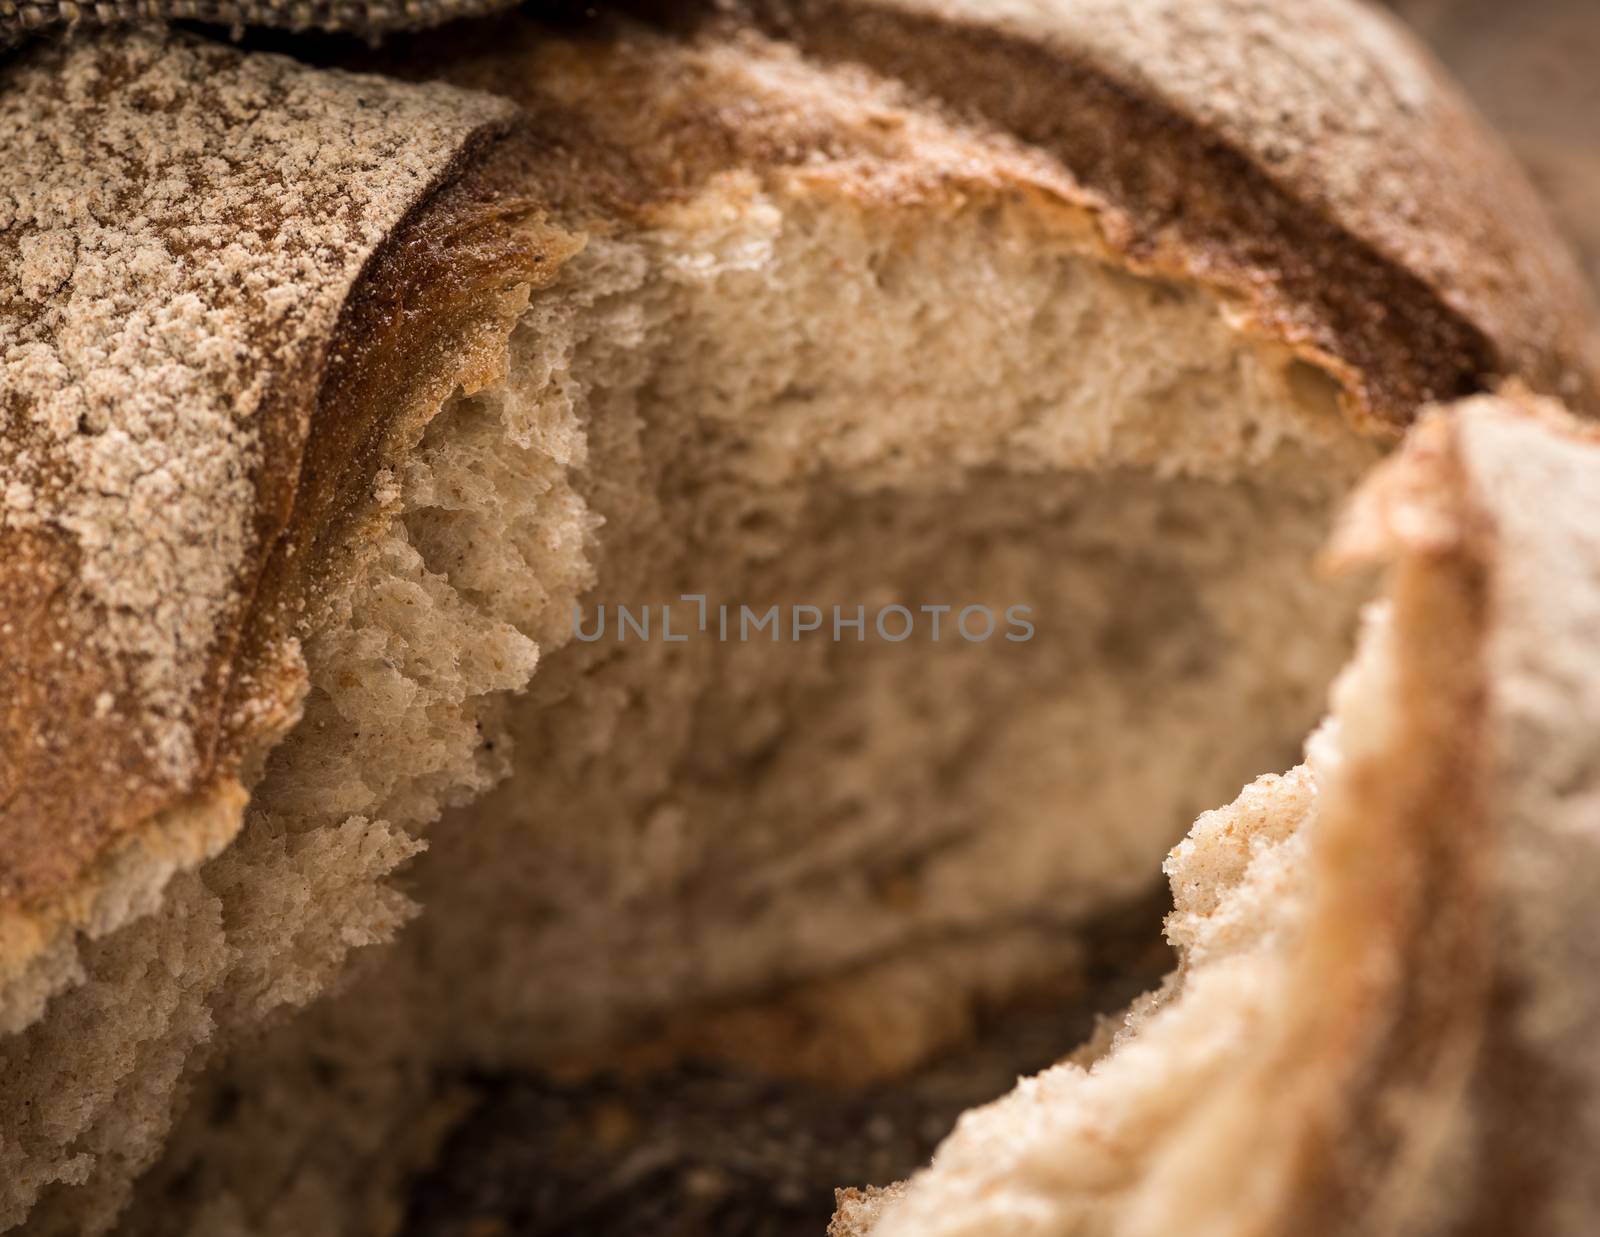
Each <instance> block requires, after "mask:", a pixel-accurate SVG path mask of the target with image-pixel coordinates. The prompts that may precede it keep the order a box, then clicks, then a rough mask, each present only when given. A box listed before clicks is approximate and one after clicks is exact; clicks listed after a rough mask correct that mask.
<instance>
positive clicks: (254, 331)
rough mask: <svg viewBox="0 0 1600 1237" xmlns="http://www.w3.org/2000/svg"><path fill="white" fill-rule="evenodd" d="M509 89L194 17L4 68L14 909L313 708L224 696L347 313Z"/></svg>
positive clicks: (1, 273)
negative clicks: (307, 54) (199, 26)
mask: <svg viewBox="0 0 1600 1237" xmlns="http://www.w3.org/2000/svg"><path fill="white" fill-rule="evenodd" d="M507 111H508V109H507V108H506V106H505V105H504V104H502V103H500V102H498V101H495V100H491V99H487V98H484V97H482V96H471V95H468V94H466V93H464V92H461V91H457V90H452V89H449V88H447V87H442V86H434V87H402V86H398V85H396V84H394V83H390V82H384V81H381V80H377V79H373V78H359V77H355V76H351V75H347V74H342V73H329V72H319V71H315V70H310V69H307V68H305V67H303V66H300V65H297V64H295V63H293V62H291V61H288V60H285V59H281V58H278V57H269V56H246V55H242V54H241V53H239V52H237V51H235V50H233V49H230V48H226V47H222V46H218V45H215V44H210V43H207V42H204V41H201V40H198V39H195V38H193V37H190V36H186V35H179V34H133V35H121V36H116V37H111V36H101V37H98V38H94V39H85V40H81V41H77V42H74V43H71V44H68V45H65V46H57V47H48V48H44V47H41V48H39V49H37V50H36V52H35V53H34V54H32V55H29V56H27V57H25V58H23V59H22V60H20V61H18V62H16V63H14V64H12V65H11V66H9V67H8V69H7V71H6V73H5V75H4V79H3V83H0V126H3V127H4V128H5V131H6V132H7V134H8V135H10V136H8V138H7V146H8V149H7V158H6V159H5V160H4V161H3V164H0V222H3V224H4V226H3V227H0V374H3V376H4V377H3V383H0V390H3V393H4V394H3V407H0V497H3V504H0V856H3V858H0V908H7V909H9V910H12V911H15V912H19V913H27V912H37V911H39V910H40V908H41V907H42V906H43V905H44V904H45V903H48V902H51V901H52V900H59V899H61V898H63V897H64V896H65V895H67V894H68V893H69V892H70V891H71V890H72V888H73V886H74V884H75V883H76V882H78V881H79V880H80V878H83V877H84V875H85V873H87V872H88V871H89V870H90V869H91V867H92V866H93V865H94V864H95V863H96V861H97V860H98V859H99V858H100V857H101V856H102V855H103V854H105V853H107V852H108V849H109V848H113V847H114V846H115V845H116V844H117V843H118V842H119V841H120V840H122V839H125V838H126V837H127V836H128V835H129V834H130V833H132V832H133V831H136V830H138V829H140V828H141V827H143V826H144V825H145V823H146V822H148V821H150V820H152V819H154V818H155V817H157V816H158V815H159V814H160V813H162V812H163V811H164V810H165V809H167V808H170V807H172V806H173V805H175V804H177V803H180V802H181V801H183V800H185V799H187V798H190V797H192V796H195V795H199V794H202V793H203V792H204V788H206V787H208V786H212V785H214V784H219V783H222V782H226V781H228V780H230V779H231V778H232V777H233V776H234V775H236V773H237V771H238V768H239V765H240V762H241V759H242V758H243V756H244V754H245V753H246V751H247V750H248V749H250V748H251V746H252V745H254V744H259V743H260V742H264V741H266V740H268V739H270V738H271V737H272V736H273V735H275V734H277V733H280V732H281V730H282V729H283V727H284V726H286V725H287V724H289V722H290V721H291V720H292V715H293V711H294V707H295V704H294V700H293V693H292V691H288V690H281V688H282V687H283V684H281V683H280V690H276V691H271V692H261V691H258V692H255V693H252V694H251V696H250V698H249V699H248V700H245V699H242V698H240V697H238V696H237V695H235V701H236V703H237V704H238V706H239V707H238V708H235V709H233V710H225V709H224V702H225V700H227V699H228V696H229V683H230V680H231V679H232V678H233V677H234V676H235V675H236V674H237V673H238V672H239V671H240V670H241V669H245V668H246V667H247V665H248V663H249V662H250V661H251V660H252V658H255V657H257V656H258V655H260V654H261V653H262V652H263V651H264V650H263V649H262V648H261V647H256V648H254V649H246V650H244V651H245V653H246V654H248V656H246V657H243V658H241V638H242V637H243V635H244V633H245V631H246V626H247V620H249V618H250V614H251V604H252V599H253V598H254V597H255V595H256V593H257V590H258V585H259V583H260V581H261V579H262V574H263V570H264V567H265V566H266V564H267V562H268V558H269V555H270V553H271V552H272V550H273V548H274V547H275V546H276V545H278V544H279V543H280V541H281V539H282V534H283V532H284V530H285V528H286V527H288V524H289V520H290V516H291V511H292V509H293V507H294V505H295V499H296V490H297V488H300V487H301V486H302V485H303V480H302V478H303V466H304V465H305V463H306V455H305V448H306V444H307V441H308V437H309V436H310V434H311V427H312V422H313V420H314V417H313V411H314V408H315V407H316V404H317V401H318V393H319V390H320V389H321V388H323V387H324V386H325V384H326V383H327V382H328V381H329V374H330V373H331V372H334V371H336V370H337V369H338V368H339V366H340V364H341V363H342V357H341V355H340V354H339V353H338V352H337V351H336V344H335V340H336V338H337V336H338V328H337V326H336V324H337V323H338V322H339V320H340V316H341V311H342V310H343V308H344V306H345V304H346V300H347V297H348V296H349V294H350V292H351V289H352V288H353V287H355V286H356V285H357V284H358V282H359V281H360V280H361V277H362V274H363V272H364V271H366V270H368V268H369V267H370V265H371V264H372V262H373V261H374V258H375V255H377V254H378V253H379V251H380V249H381V247H382V245H383V243H384V241H385V239H386V238H387V237H388V236H389V235H390V234H391V233H393V232H394V231H395V230H396V229H397V228H400V227H402V226H403V225H404V224H406V222H407V221H408V220H409V219H410V218H411V216H412V215H413V213H414V212H415V211H416V210H417V208H418V207H419V205H422V204H424V203H426V202H427V201H428V200H429V198H430V197H431V196H433V195H434V194H435V193H436V191H437V190H438V187H439V186H440V185H441V184H442V183H444V182H447V181H448V180H449V179H450V178H452V177H453V176H455V175H456V174H457V173H458V171H459V168H460V166H461V165H462V163H463V161H464V160H465V159H466V158H467V157H468V155H469V154H470V152H471V151H472V150H473V149H474V148H475V147H476V145H477V144H478V143H480V142H481V141H482V140H483V139H484V138H485V137H486V136H487V135H488V134H489V133H491V132H493V131H494V130H495V129H496V128H497V127H498V126H500V125H501V124H502V123H503V121H504V120H505V117H506V114H507ZM279 652H280V653H281V652H282V650H279ZM278 661H279V665H278V670H279V672H280V678H281V677H282V675H281V672H283V671H284V670H285V667H286V663H284V662H283V659H282V657H280V658H279V659H278ZM291 677H292V675H291Z"/></svg>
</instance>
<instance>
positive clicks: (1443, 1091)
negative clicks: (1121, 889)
mask: <svg viewBox="0 0 1600 1237" xmlns="http://www.w3.org/2000/svg"><path fill="white" fill-rule="evenodd" d="M1454 429H1455V427H1454V423H1453V422H1452V421H1451V420H1450V419H1449V417H1448V416H1447V415H1445V414H1436V415H1434V416H1433V417H1431V418H1430V419H1428V420H1426V421H1425V422H1423V423H1422V424H1420V425H1419V426H1418V427H1417V428H1416V429H1415V430H1414V431H1413V432H1412V434H1411V436H1410V437H1409V438H1408V439H1407V441H1406V444H1405V446H1404V448H1403V449H1402V452H1401V454H1400V455H1398V456H1397V457H1395V458H1393V459H1391V460H1389V461H1388V462H1386V463H1385V464H1384V465H1382V466H1380V469H1379V471H1378V472H1377V473H1376V474H1375V475H1374V476H1372V477H1370V478H1369V479H1368V480H1367V482H1366V483H1365V484H1364V486H1363V488H1362V490H1361V491H1360V494H1359V497H1358V499H1357V501H1356V503H1355V505H1354V507H1353V509H1352V511H1351V513H1350V515H1349V517H1348V518H1347V521H1346V524H1345V526H1344V527H1343V529H1342V530H1341V536H1340V538H1339V539H1338V542H1337V543H1336V546H1335V555H1336V558H1337V559H1340V560H1343V561H1347V562H1348V561H1361V560H1364V559H1373V558H1377V559H1381V560H1386V561H1389V562H1390V563H1391V564H1392V566H1391V568H1390V573H1389V587H1388V590H1387V591H1388V596H1389V601H1390V605H1391V606H1392V608H1393V614H1394V618H1393V633H1394V635H1393V640H1394V651H1393V655H1392V656H1393V665H1394V672H1395V681H1394V682H1393V684H1392V685H1390V688H1389V690H1390V691H1391V692H1392V697H1393V707H1394V710H1395V712H1394V719H1395V723H1394V727H1393V732H1392V733H1390V734H1388V735H1386V737H1385V740H1384V742H1383V745H1382V747H1381V749H1380V750H1377V751H1369V752H1367V753H1366V754H1365V755H1364V756H1359V757H1357V758H1356V759H1355V760H1353V761H1352V763H1351V767H1350V768H1349V770H1348V772H1347V773H1346V775H1345V776H1344V777H1343V778H1342V779H1341V793H1340V794H1339V796H1338V797H1337V798H1336V799H1335V800H1333V801H1331V802H1330V803H1329V804H1328V806H1327V809H1326V811H1327V819H1326V820H1325V822H1324V825H1323V832H1322V833H1321V834H1320V835H1319V836H1318V839H1317V844H1316V846H1317V849H1316V852H1315V863H1316V864H1317V866H1318V870H1319V872H1321V873H1322V879H1321V880H1320V881H1319V885H1318V889H1319V892H1318V895H1317V901H1316V903H1315V906H1314V909H1313V922H1312V925H1311V927H1310V929H1309V932H1308V937H1307V944H1306V948H1305V949H1304V950H1303V951H1302V953H1301V954H1300V955H1299V956H1298V957H1297V959H1296V961H1295V964H1294V966H1293V968H1292V973H1293V974H1294V975H1295V976H1296V977H1297V978H1296V982H1297V983H1298V984H1299V985H1300V990H1299V991H1298V992H1297V993H1296V995H1295V996H1294V997H1293V998H1291V1001H1292V1008H1293V1010H1294V1014H1293V1017H1294V1018H1295V1020H1296V1021H1295V1029H1293V1030H1291V1031H1290V1032H1289V1033H1288V1034H1287V1035H1285V1037H1284V1040H1283V1043H1284V1044H1285V1046H1286V1048H1287V1050H1288V1053H1290V1054H1292V1060H1291V1059H1287V1057H1286V1059H1282V1060H1278V1061H1277V1062H1275V1064H1274V1067H1273V1069H1271V1070H1268V1071H1265V1074H1266V1075H1270V1074H1271V1073H1273V1072H1275V1071H1284V1070H1288V1071H1292V1072H1293V1074H1294V1075H1295V1076H1296V1077H1298V1078H1300V1079H1303V1080H1306V1081H1305V1082H1303V1083H1302V1087H1303V1090H1302V1091H1301V1093H1300V1094H1299V1096H1298V1097H1297V1098H1298V1099H1299V1101H1300V1106H1299V1108H1298V1115H1299V1117H1300V1119H1301V1122H1302V1124H1301V1125H1300V1128H1299V1129H1298V1130H1297V1131H1296V1132H1295V1136H1294V1137H1295V1145H1294V1149H1293V1153H1292V1155H1291V1165H1290V1176H1289V1179H1288V1181H1287V1182H1286V1189H1285V1191H1284V1194H1283V1196H1282V1210H1281V1211H1280V1212H1278V1214H1277V1215H1276V1216H1275V1217H1274V1218H1273V1220H1272V1222H1271V1223H1269V1224H1267V1225H1266V1226H1265V1227H1263V1229H1262V1230H1261V1233H1262V1237H1266V1234H1267V1233H1269V1232H1316V1233H1322V1234H1327V1235H1328V1237H1335V1235H1337V1234H1350V1235H1351V1237H1354V1235H1355V1234H1362V1235H1364V1237H1381V1235H1383V1234H1391V1235H1393V1237H1399V1235H1400V1234H1403V1233H1409V1232H1415V1231H1418V1230H1419V1226H1421V1227H1424V1228H1426V1227H1427V1225H1426V1224H1425V1223H1424V1221H1423V1216H1424V1214H1426V1212H1427V1211H1429V1210H1430V1209H1432V1208H1433V1207H1435V1206H1436V1205H1437V1200H1436V1196H1435V1192H1436V1187H1437V1180H1436V1177H1435V1174H1436V1172H1437V1157H1438V1156H1439V1155H1440V1152H1441V1142H1440V1139H1441V1137H1443V1136H1444V1135H1445V1134H1446V1132H1447V1131H1449V1130H1452V1129H1455V1128H1458V1122H1459V1120H1460V1118H1459V1113H1460V1112H1461V1110H1462V1107H1463V1101H1464V1097H1465V1093H1466V1090H1467V1087H1468V1085H1469V1082H1470V1079H1471V1077H1472V1076H1473V1073H1474V1071H1475V1069H1477V1068H1478V1064H1479V1058H1480V1054H1481V1052H1482V1034H1483V1030H1484V1027H1483V1011H1484V1007H1485V1005H1486V1003H1487V1001H1488V998H1489V993H1490V989H1491V985H1492V983H1493V974H1494V952H1495V951H1494V914H1493V905H1492V903H1493V890H1492V888H1491V882H1490V879H1489V865H1490V862H1491V858H1490V857H1491V855H1492V829H1493V824H1492V820H1491V808H1490V795H1489V787H1488V784H1487V779H1488V778H1489V776H1490V769H1489V766H1488V762H1487V761H1486V760H1485V752H1486V748H1487V731H1488V719H1487V691H1488V673H1489V670H1488V665H1487V654H1486V643H1487V639H1488V631H1489V625H1490V622H1491V614H1490V610H1491V607H1490V604H1489V592H1490V581H1489V571H1490V563H1491V562H1492V558H1493V553H1494V544H1493V541H1494V532H1493V525H1492V521H1491V520H1490V518H1489V517H1488V515H1487V514H1486V513H1484V512H1483V511H1481V510H1480V509H1478V507H1477V506H1476V504H1475V502H1474V500H1473V498H1472V495H1471V482H1470V479H1469V478H1468V476H1467V473H1466V470H1465V466H1464V464H1463V461H1462V459H1461V457H1460V452H1459V449H1458V446H1457V443H1456V441H1455V435H1454ZM1265 1085H1266V1086H1268V1087H1270V1086H1271V1085H1273V1084H1272V1083H1271V1081H1270V1078H1269V1079H1267V1080H1266V1082H1265ZM1397 1095H1398V1096H1401V1097H1403V1098H1402V1099H1397V1098H1396V1097H1397ZM1259 1098H1260V1101H1261V1102H1262V1103H1264V1104H1266V1103H1270V1102H1271V1100H1270V1099H1269V1098H1268V1096H1266V1095H1264V1094H1263V1095H1261V1096H1260V1097H1259ZM1429 1231H1431V1229H1429Z"/></svg>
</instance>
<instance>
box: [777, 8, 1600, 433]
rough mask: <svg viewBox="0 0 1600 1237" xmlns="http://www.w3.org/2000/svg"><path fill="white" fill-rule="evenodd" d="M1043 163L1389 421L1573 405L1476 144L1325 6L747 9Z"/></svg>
mask: <svg viewBox="0 0 1600 1237" xmlns="http://www.w3.org/2000/svg"><path fill="white" fill-rule="evenodd" d="M747 6H748V9H749V10H750V11H751V12H752V13H753V14H754V15H755V17H756V19H757V20H759V21H760V22H761V24H762V25H763V26H765V27H766V28H768V29H770V30H773V31H775V32H778V33H780V34H781V35H783V36H784V37H788V38H791V39H793V40H794V41H795V42H796V43H797V44H799V45H800V46H801V47H802V48H804V49H806V50H807V51H808V52H811V53H813V54H816V55H821V56H826V57H829V58H834V59H839V60H847V61H859V62H863V63H866V64H869V65H871V66H873V67H875V68H877V69H879V70H881V71H883V72H885V73H888V74H890V75H893V76H895V77H898V78H901V79H903V80H904V81H905V82H906V83H908V84H909V85H910V86H912V87H913V88H915V89H916V90H918V91H920V92H922V93H924V94H926V95H929V96H933V97H935V98H937V99H938V100H940V101H942V102H943V103H944V104H946V105H948V106H949V107H950V108H953V109H954V110H956V111H957V112H959V113H962V114H965V115H969V116H974V117H979V118H982V119H983V120H985V121H987V122H988V123H991V124H995V125H998V126H1000V127H1001V128H1003V129H1007V130H1010V131H1011V132H1013V133H1015V134H1016V135H1017V136H1018V137H1019V138H1021V139H1022V140H1024V141H1025V142H1028V143H1031V144H1034V145H1037V146H1039V147H1041V148H1043V149H1046V150H1048V151H1050V152H1051V153H1052V154H1054V155H1055V156H1057V157H1058V158H1060V159H1061V161H1062V162H1063V163H1064V164H1065V165H1066V166H1067V167H1068V168H1069V169H1070V170H1071V171H1072V172H1073V174H1074V175H1075V176H1076V177H1077V179H1078V180H1079V181H1080V183H1081V184H1082V186H1083V187H1084V188H1085V189H1086V190H1087V191H1089V192H1090V193H1092V194H1093V195H1095V197H1096V198H1097V199H1098V200H1099V201H1100V203H1101V204H1102V206H1103V208H1104V210H1105V217H1106V226H1107V227H1108V228H1109V229H1110V230H1111V232H1112V235H1113V236H1114V237H1115V238H1117V239H1118V240H1119V241H1120V242H1121V243H1122V244H1123V245H1124V246H1125V247H1126V248H1127V249H1128V251H1129V252H1130V254H1132V255H1133V256H1135V257H1136V258H1138V259H1140V260H1141V261H1144V262H1146V263H1148V264H1149V265H1150V266H1152V267H1154V268H1157V269H1164V270H1172V271H1175V272H1179V273H1182V274H1184V275H1186V276H1188V277H1190V278H1196V279H1200V280H1203V281H1206V282H1210V283H1214V284H1215V285H1216V286H1218V287H1220V288H1222V289H1224V290H1226V291H1227V292H1228V293H1229V294H1230V295H1232V296H1233V297H1235V298H1237V300H1238V302H1239V305H1240V309H1241V312H1242V313H1243V314H1244V315H1245V316H1246V317H1247V318H1249V319H1251V320H1253V321H1254V323H1255V325H1256V326H1258V327H1259V328H1260V329H1262V330H1263V331H1265V332H1266V333H1268V334H1281V335H1284V336H1286V337H1287V338H1289V339H1290V340H1292V341H1293V342H1294V343H1295V344H1296V346H1297V347H1299V348H1300V349H1301V350H1302V351H1303V352H1304V353H1305V354H1306V355H1307V356H1308V357H1311V358H1314V359H1315V360H1317V361H1318V362H1319V363H1321V364H1324V365H1328V366H1331V367H1334V368H1336V369H1338V370H1339V371H1340V373H1341V375H1342V377H1343V379H1344V381H1345V383H1346V385H1347V387H1348V388H1349V389H1350V393H1351V398H1352V402H1353V404H1354V406H1355V408H1356V409H1357V410H1358V411H1359V412H1360V413H1362V414H1363V415H1370V416H1372V417H1376V418H1378V419H1380V420H1382V421H1386V422H1389V423H1390V424H1395V425H1401V424H1404V423H1405V422H1406V421H1407V420H1408V419H1409V417H1410V415H1411V413H1412V411H1413V410H1414V409H1415V408H1416V407H1417V406H1418V405H1419V404H1420V403H1422V402H1424V401H1426V400H1429V399H1441V398H1450V397H1453V396H1457V395H1462V394H1466V393H1469V392H1471V391H1472V390H1475V389H1481V387H1482V385H1483V384H1484V381H1485V379H1486V378H1488V377H1489V376H1491V375H1494V374H1504V373H1516V374H1519V375H1521V376H1523V377H1525V378H1526V379H1528V380H1529V381H1531V382H1533V383H1534V384H1536V385H1537V386H1539V387H1540V388H1542V389H1545V390H1547V391H1550V392H1552V393H1555V394H1559V395H1562V396H1564V397H1565V398H1567V399H1568V400H1569V401H1570V402H1573V403H1575V404H1577V405H1578V406H1579V407H1581V408H1588V407H1590V406H1591V405H1592V403H1593V401H1594V399H1595V393H1596V386H1595V372H1596V370H1595V363H1594V359H1593V356H1594V354H1593V351H1592V344H1591V342H1590V338H1589V336H1588V334H1587V332H1588V314H1589V312H1590V311H1589V308H1588V302H1587V294H1586V292H1585V290H1584V287H1583V284H1582V281H1581V279H1580V277H1579V275H1578V274H1577V272H1576V271H1575V269H1574V267H1573V264H1572V262H1571V259H1570V256H1569V255H1568V254H1567V253H1566V251H1565V249H1564V248H1563V246H1562V245H1561V244H1560V242H1559V241H1558V240H1557V239H1556V238H1555V236H1554V234H1553V232H1552V230H1551V228H1550V226H1549V224H1548V222H1547V221H1546V219H1545V217H1544V212H1543V210H1542V207H1541V206H1540V204H1539V203H1538V201H1537V200H1536V198H1535V196H1534V195H1533V194H1532V192H1531V191H1530V190H1529V188H1528V186H1527V184H1526V181H1525V179H1524V178H1523V176H1522V175H1521V174H1520V172H1519V171H1518V170H1517V167H1516V165H1515V162H1514V161H1513V160H1512V159H1511V157H1510V156H1509V155H1508V154H1507V152H1506V151H1505V150H1504V149H1503V147H1502V145H1501V143H1500V142H1499V141H1498V140H1497V139H1496V138H1495V137H1493V136H1492V135H1490V134H1489V133H1488V132H1487V130H1486V129H1485V128H1484V126H1483V125H1482V123H1481V122H1480V121H1479V120H1478V119H1477V118H1476V116H1475V115H1474V114H1473V113H1472V112H1471V110H1470V108H1469V107H1468V106H1467V105H1466V104H1465V103H1464V102H1463V101H1462V99H1461V98H1460V96H1459V95H1458V93H1457V91H1456V90H1455V89H1454V88H1453V87H1452V86H1451V85H1450V84H1449V83H1448V82H1447V81H1446V80H1445V79H1444V78H1443V76H1442V75H1441V73H1440V72H1439V71H1438V70H1437V69H1436V67H1435V65H1434V63H1433V61H1432V60H1431V58H1430V57H1429V56H1428V54H1427V53H1426V52H1425V51H1423V50H1422V49H1421V48H1420V47H1418V46H1417V45H1416V44H1415V43H1414V41H1413V40H1412V39H1411V38H1410V37H1408V36H1407V35H1406V34H1404V33H1403V32H1402V30H1401V28H1400V27H1399V26H1398V24H1397V23H1395V22H1394V21H1393V20H1392V19H1391V18H1388V17H1387V16H1385V15H1383V14H1380V13H1377V12H1375V11H1373V10H1369V9H1368V8H1367V7H1366V6H1364V5H1360V4H1354V3H1349V2H1347V0H1296V2H1295V3H1278V2H1276V0H1071V2H1070V3H1054V2H1051V0H1000V2H997V3H992V2H990V0H747Z"/></svg>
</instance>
